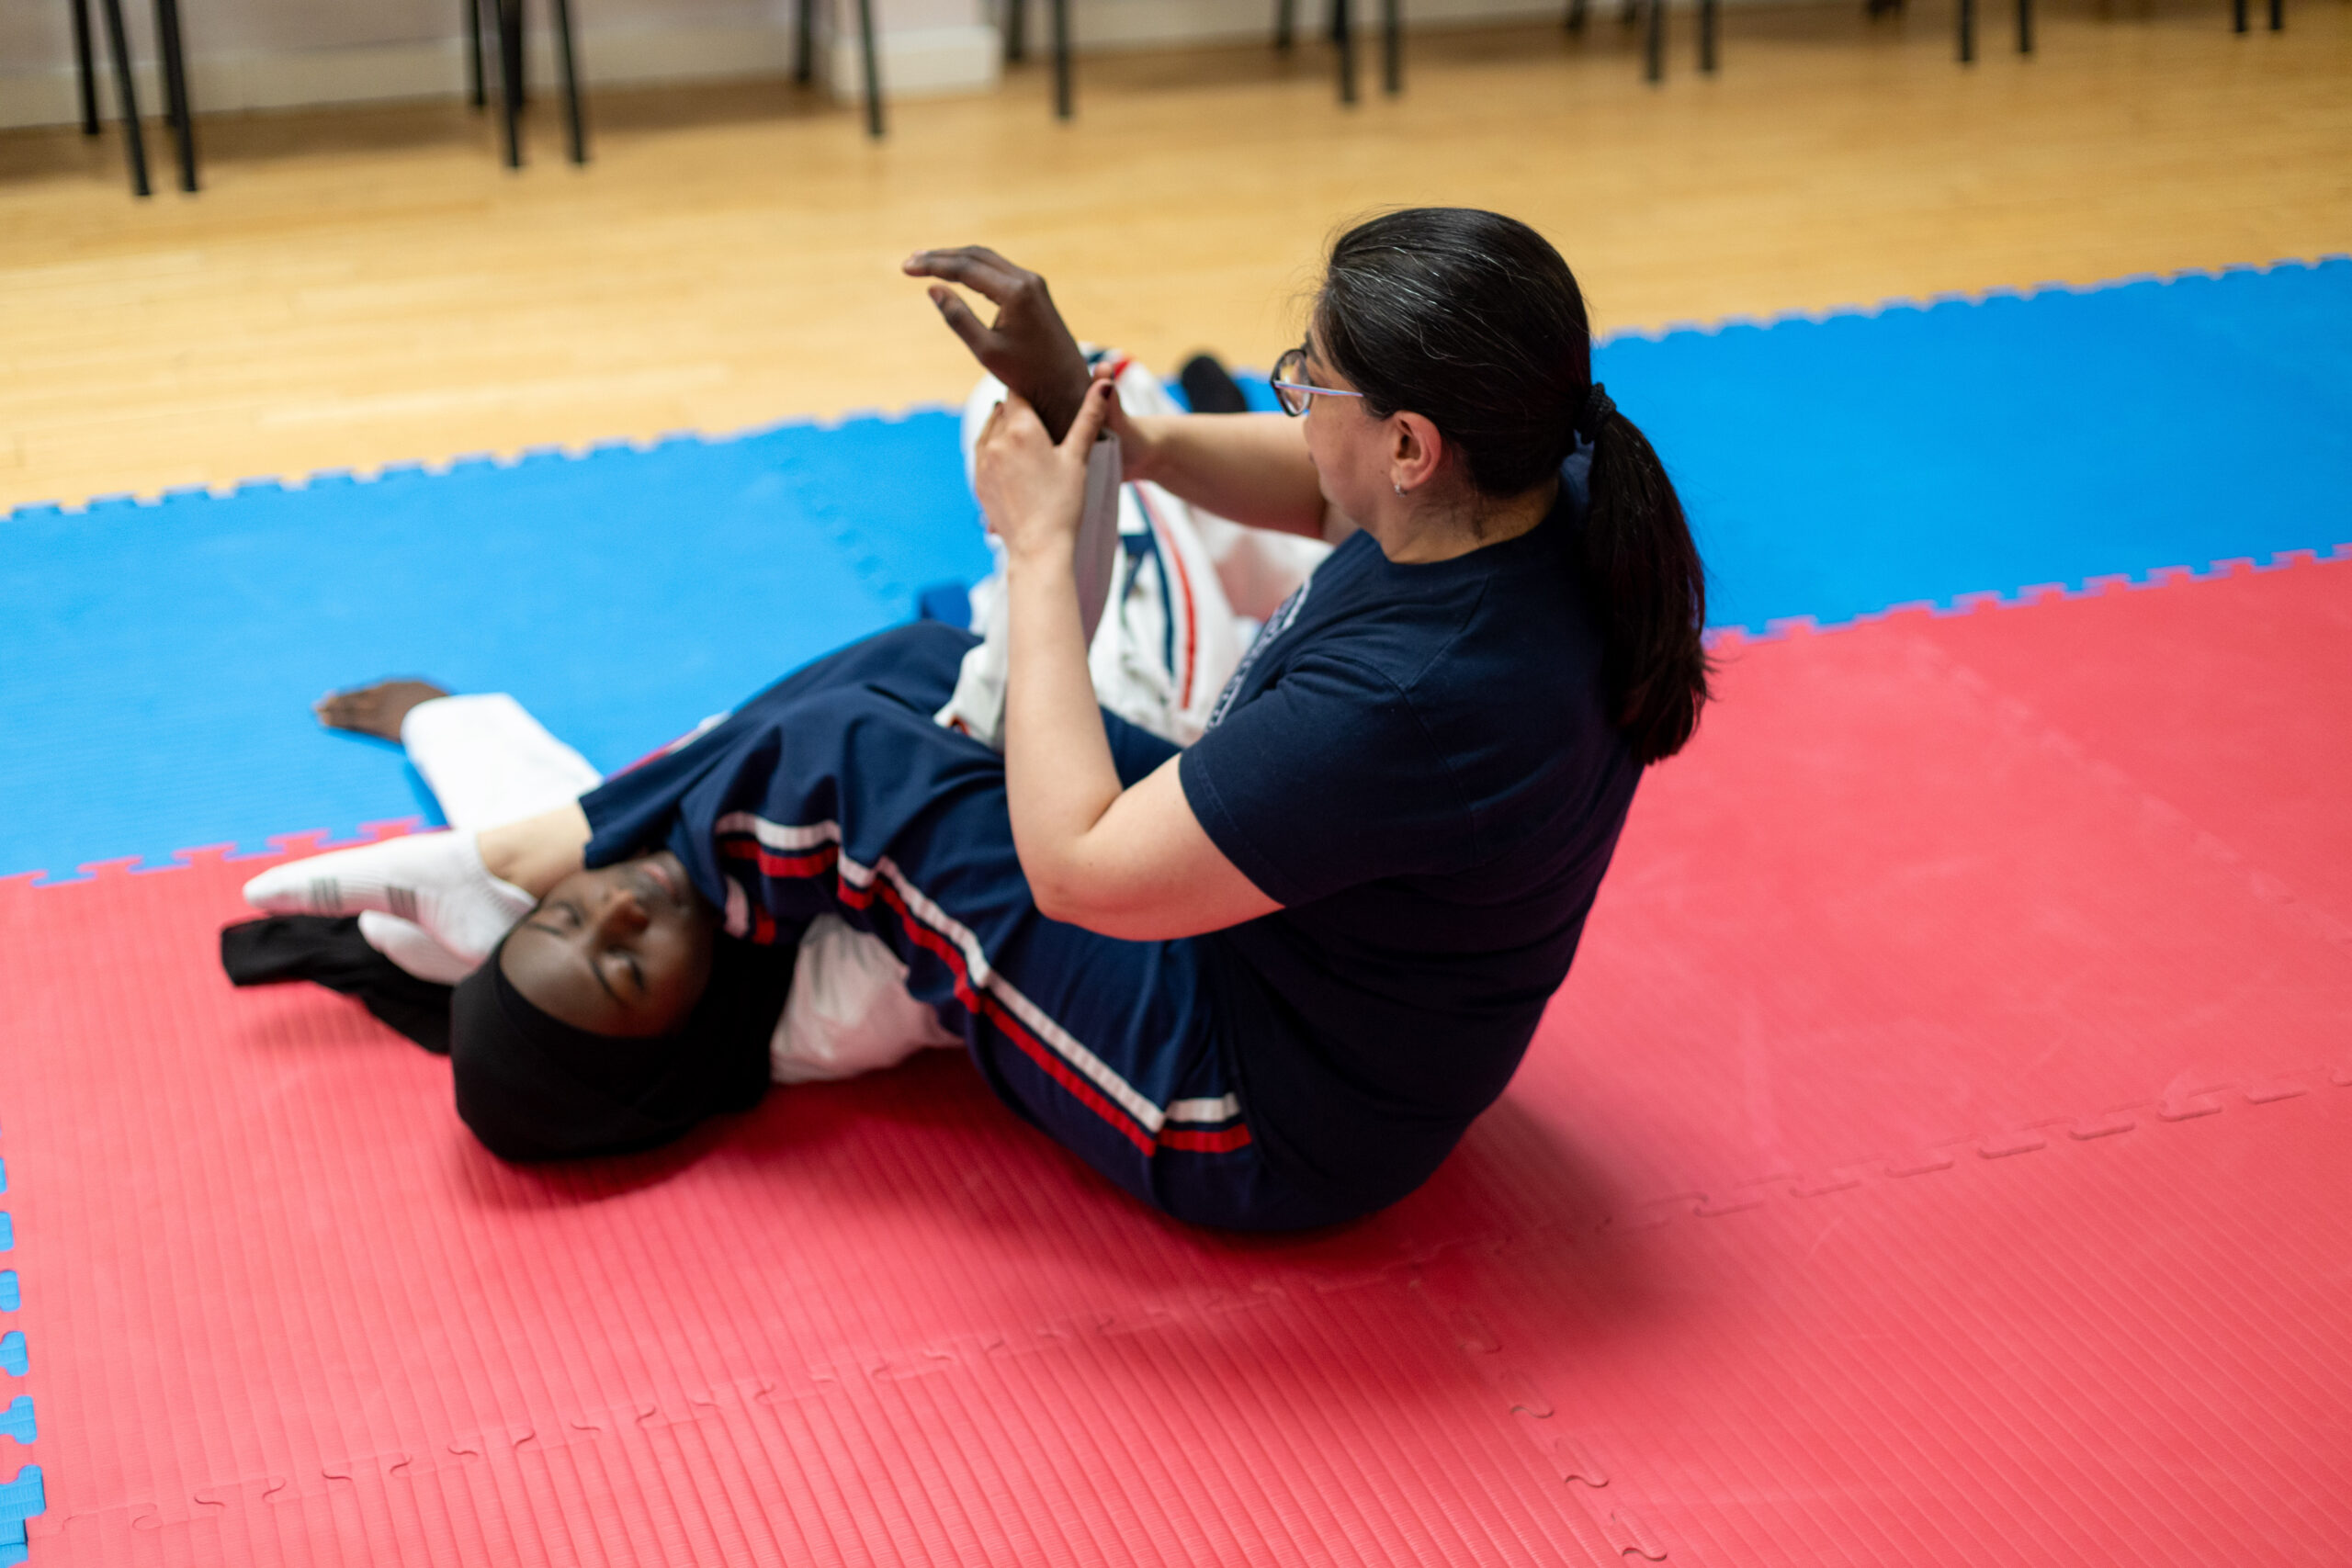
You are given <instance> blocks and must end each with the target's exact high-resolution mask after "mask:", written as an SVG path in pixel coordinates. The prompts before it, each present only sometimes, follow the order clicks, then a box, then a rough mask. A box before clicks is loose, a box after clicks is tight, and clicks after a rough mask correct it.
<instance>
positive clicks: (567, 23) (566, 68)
mask: <svg viewBox="0 0 2352 1568" xmlns="http://www.w3.org/2000/svg"><path fill="white" fill-rule="evenodd" d="M555 48H556V60H557V63H558V64H559V66H560V68H561V69H562V72H563V129H564V135H565V137H566V138H567V140H568V142H569V150H570V152H571V161H572V162H573V163H575V164H584V163H586V162H587V161H588V129H587V126H586V125H585V124H584V123H583V122H582V119H581V116H580V66H579V62H578V61H577V60H576V59H574V57H573V54H572V50H571V0H555Z"/></svg>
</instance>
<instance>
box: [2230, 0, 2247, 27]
mask: <svg viewBox="0 0 2352 1568" xmlns="http://www.w3.org/2000/svg"><path fill="white" fill-rule="evenodd" d="M2230 31H2232V32H2233V33H2242V32H2244V31H2245V0H2230Z"/></svg>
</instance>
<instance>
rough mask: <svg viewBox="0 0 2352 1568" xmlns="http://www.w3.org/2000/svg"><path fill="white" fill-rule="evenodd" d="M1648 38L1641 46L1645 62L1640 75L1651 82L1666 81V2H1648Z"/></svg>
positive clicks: (1659, 0)
mask: <svg viewBox="0 0 2352 1568" xmlns="http://www.w3.org/2000/svg"><path fill="white" fill-rule="evenodd" d="M1649 13H1650V14H1649V24H1650V26H1649V37H1648V39H1646V41H1645V43H1644V45H1643V49H1644V51H1645V56H1646V62H1645V65H1644V66H1643V70H1642V74H1643V75H1644V76H1645V78H1647V79H1648V80H1650V81H1652V82H1663V81H1665V80H1666V0H1649Z"/></svg>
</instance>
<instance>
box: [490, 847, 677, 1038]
mask: <svg viewBox="0 0 2352 1568" xmlns="http://www.w3.org/2000/svg"><path fill="white" fill-rule="evenodd" d="M717 940H718V912H717V911H716V910H714V909H712V908H711V907H710V906H709V905H708V904H707V903H706V902H704V900H703V897H702V896H701V895H700V894H698V893H696V892H695V889H694V885H693V884H692V883H690V882H688V881H687V880H686V868H685V867H684V866H683V865H681V864H680V863H678V857H677V856H675V855H673V854H672V853H671V852H669V851H667V850H662V851H660V852H656V853H653V854H650V855H645V856H641V857H639V859H636V860H628V861H622V862H621V863H618V864H616V865H608V866H605V867H603V868H602V869H600V870H596V871H575V872H573V873H572V874H571V875H570V876H567V877H565V878H564V879H563V880H562V881H561V882H559V883H557V884H556V885H555V886H553V887H552V888H549V889H548V896H547V897H544V898H542V899H540V900H539V907H538V908H536V909H534V910H532V911H531V913H530V916H529V917H528V918H527V919H525V920H524V922H523V923H522V924H521V925H519V926H517V927H515V930H514V931H513V932H511V933H510V934H509V935H508V936H507V938H506V945H505V946H504V947H503V949H502V950H501V951H500V953H499V960H498V963H499V968H500V969H501V970H502V971H503V972H504V974H505V976H506V978H507V980H508V982H509V983H511V984H512V985H513V986H514V987H515V989H516V990H517V991H520V992H521V993H522V994H523V998H524V999H525V1000H526V1001H528V1002H529V1003H530V1004H531V1005H532V1006H534V1007H536V1008H537V1009H538V1010H540V1011H542V1012H545V1013H548V1014H549V1015H551V1016H553V1017H555V1018H558V1019H560V1020H562V1021H564V1022H566V1023H568V1024H571V1026H572V1027H573V1028H575V1029H585V1030H588V1031H590V1032H593V1033H596V1034H611V1035H617V1036H620V1037H622V1038H625V1039H644V1038H647V1037H649V1036H651V1035H656V1034H667V1033H668V1032H670V1031H672V1030H673V1029H675V1028H676V1027H678V1025H679V1024H680V1023H682V1022H684V1021H685V1017H686V1014H687V1013H689V1012H691V1011H692V1010H694V1005H695V1002H696V1001H697V1000H699V999H700V998H701V997H702V992H703V987H704V986H705V985H707V983H708V982H709V980H710V956H711V948H712V944H713V943H714V942H716V941H717Z"/></svg>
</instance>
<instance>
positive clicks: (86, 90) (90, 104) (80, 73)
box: [74, 0, 1287, 136]
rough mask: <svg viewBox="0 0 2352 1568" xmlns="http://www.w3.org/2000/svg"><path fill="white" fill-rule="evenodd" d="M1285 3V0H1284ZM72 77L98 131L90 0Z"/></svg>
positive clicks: (77, 24) (80, 23)
mask: <svg viewBox="0 0 2352 1568" xmlns="http://www.w3.org/2000/svg"><path fill="white" fill-rule="evenodd" d="M1285 3H1287V0H1285ZM74 85H76V86H78V87H80V88H81V89H82V134H83V135H85V136H96V134H97V133H98V67H97V62H96V61H95V60H93V59H92V58H91V55H90V0H74Z"/></svg>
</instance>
